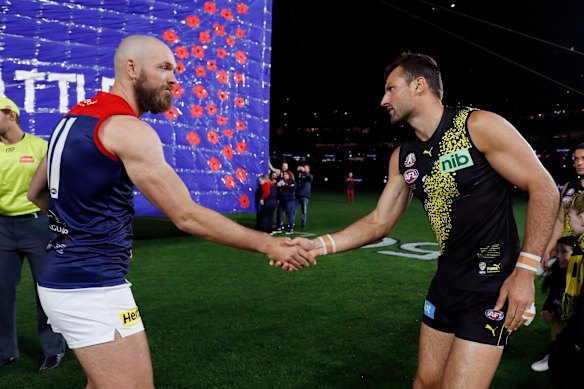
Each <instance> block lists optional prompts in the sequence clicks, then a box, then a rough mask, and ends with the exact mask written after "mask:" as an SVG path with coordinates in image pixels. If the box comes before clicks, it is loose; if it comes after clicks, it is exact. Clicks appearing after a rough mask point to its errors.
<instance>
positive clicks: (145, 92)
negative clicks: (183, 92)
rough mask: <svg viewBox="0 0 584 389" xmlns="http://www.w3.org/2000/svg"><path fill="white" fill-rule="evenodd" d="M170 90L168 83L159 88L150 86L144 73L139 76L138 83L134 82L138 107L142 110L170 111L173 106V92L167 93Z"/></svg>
mask: <svg viewBox="0 0 584 389" xmlns="http://www.w3.org/2000/svg"><path fill="white" fill-rule="evenodd" d="M168 90H169V89H168V87H167V86H166V85H163V86H160V87H158V88H153V87H150V86H148V85H147V84H146V76H145V75H144V73H142V74H141V75H140V77H138V79H137V80H136V84H134V92H135V94H136V99H137V100H138V107H139V108H140V110H141V111H142V112H152V113H161V112H166V111H168V109H169V108H170V107H171V106H172V93H168V94H167V93H166V91H168Z"/></svg>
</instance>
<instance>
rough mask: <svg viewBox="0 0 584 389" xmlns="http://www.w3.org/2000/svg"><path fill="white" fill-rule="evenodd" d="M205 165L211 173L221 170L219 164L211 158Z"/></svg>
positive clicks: (215, 159)
mask: <svg viewBox="0 0 584 389" xmlns="http://www.w3.org/2000/svg"><path fill="white" fill-rule="evenodd" d="M207 165H209V167H210V168H211V170H212V171H214V172H216V171H217V170H219V169H221V162H219V160H218V159H217V158H215V157H212V158H211V159H209V160H208V161H207Z"/></svg>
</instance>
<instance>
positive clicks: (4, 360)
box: [0, 355, 18, 367]
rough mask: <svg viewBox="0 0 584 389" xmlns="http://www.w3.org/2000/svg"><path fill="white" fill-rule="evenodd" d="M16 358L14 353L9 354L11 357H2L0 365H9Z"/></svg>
mask: <svg viewBox="0 0 584 389" xmlns="http://www.w3.org/2000/svg"><path fill="white" fill-rule="evenodd" d="M17 359H18V358H16V357H15V356H14V355H13V356H11V357H9V358H6V359H3V360H1V361H0V367H4V366H6V365H10V364H11V363H12V362H16V360H17Z"/></svg>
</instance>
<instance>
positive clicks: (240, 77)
mask: <svg viewBox="0 0 584 389" xmlns="http://www.w3.org/2000/svg"><path fill="white" fill-rule="evenodd" d="M233 79H234V80H235V82H236V83H237V84H242V83H243V82H244V81H245V76H244V75H243V73H235V76H233Z"/></svg>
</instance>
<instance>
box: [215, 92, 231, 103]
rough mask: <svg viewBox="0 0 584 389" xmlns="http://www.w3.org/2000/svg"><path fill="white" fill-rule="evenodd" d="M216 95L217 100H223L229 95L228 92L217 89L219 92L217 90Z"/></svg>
mask: <svg viewBox="0 0 584 389" xmlns="http://www.w3.org/2000/svg"><path fill="white" fill-rule="evenodd" d="M217 97H218V98H219V100H221V101H225V100H227V98H228V97H229V92H227V91H224V90H219V92H217Z"/></svg>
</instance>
